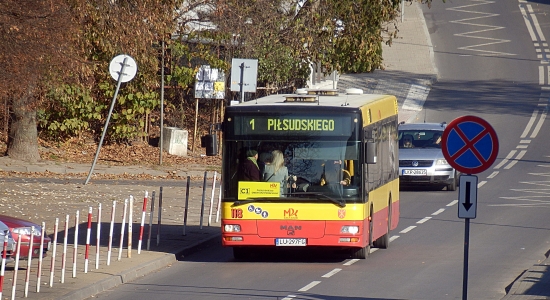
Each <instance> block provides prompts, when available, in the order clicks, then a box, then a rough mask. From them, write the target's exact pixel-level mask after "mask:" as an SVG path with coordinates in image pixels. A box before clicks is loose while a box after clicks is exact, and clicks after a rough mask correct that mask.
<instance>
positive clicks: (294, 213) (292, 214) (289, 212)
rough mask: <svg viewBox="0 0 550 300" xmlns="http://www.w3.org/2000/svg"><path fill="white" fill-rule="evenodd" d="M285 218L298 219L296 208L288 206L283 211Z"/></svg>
mask: <svg viewBox="0 0 550 300" xmlns="http://www.w3.org/2000/svg"><path fill="white" fill-rule="evenodd" d="M284 217H285V219H298V210H297V209H294V208H289V209H287V210H285V211H284Z"/></svg>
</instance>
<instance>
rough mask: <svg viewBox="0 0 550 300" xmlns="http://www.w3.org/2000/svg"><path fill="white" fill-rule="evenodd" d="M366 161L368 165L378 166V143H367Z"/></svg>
mask: <svg viewBox="0 0 550 300" xmlns="http://www.w3.org/2000/svg"><path fill="white" fill-rule="evenodd" d="M365 146H366V147H365V148H366V153H365V161H366V163H367V164H376V143H375V142H366V144H365Z"/></svg>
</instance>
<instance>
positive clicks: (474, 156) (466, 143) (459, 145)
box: [441, 116, 498, 174]
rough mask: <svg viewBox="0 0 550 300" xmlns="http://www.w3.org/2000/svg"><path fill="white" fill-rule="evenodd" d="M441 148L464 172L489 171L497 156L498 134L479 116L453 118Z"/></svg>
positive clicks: (452, 163)
mask: <svg viewBox="0 0 550 300" xmlns="http://www.w3.org/2000/svg"><path fill="white" fill-rule="evenodd" d="M441 151H442V152H443V156H444V157H445V159H446V160H447V162H448V163H449V164H450V165H451V166H452V167H453V168H455V169H456V170H458V171H459V172H461V173H465V174H476V173H481V172H483V171H485V170H487V169H488V168H489V167H490V166H491V165H492V164H493V163H494V162H495V160H496V158H497V155H498V137H497V134H496V132H495V130H494V129H493V127H491V125H490V124H489V123H487V121H485V120H483V119H481V118H479V117H476V116H463V117H459V118H456V119H454V120H453V121H452V122H451V123H449V125H447V127H446V128H445V130H444V131H443V136H442V137H441Z"/></svg>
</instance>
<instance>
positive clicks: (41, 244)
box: [0, 222, 46, 299]
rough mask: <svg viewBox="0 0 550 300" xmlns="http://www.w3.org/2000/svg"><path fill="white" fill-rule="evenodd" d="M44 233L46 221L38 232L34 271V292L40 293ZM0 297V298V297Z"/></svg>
mask: <svg viewBox="0 0 550 300" xmlns="http://www.w3.org/2000/svg"><path fill="white" fill-rule="evenodd" d="M45 234H46V223H44V222H42V230H41V232H40V250H39V251H40V252H39V253H38V271H37V273H36V292H37V293H40V277H42V259H43V258H44V235H45ZM0 299H1V298H0Z"/></svg>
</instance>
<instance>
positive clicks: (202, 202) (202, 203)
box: [199, 171, 208, 229]
mask: <svg viewBox="0 0 550 300" xmlns="http://www.w3.org/2000/svg"><path fill="white" fill-rule="evenodd" d="M206 175H208V171H204V181H203V183H202V201H201V220H200V227H199V228H200V229H202V217H203V216H204V193H206Z"/></svg>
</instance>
